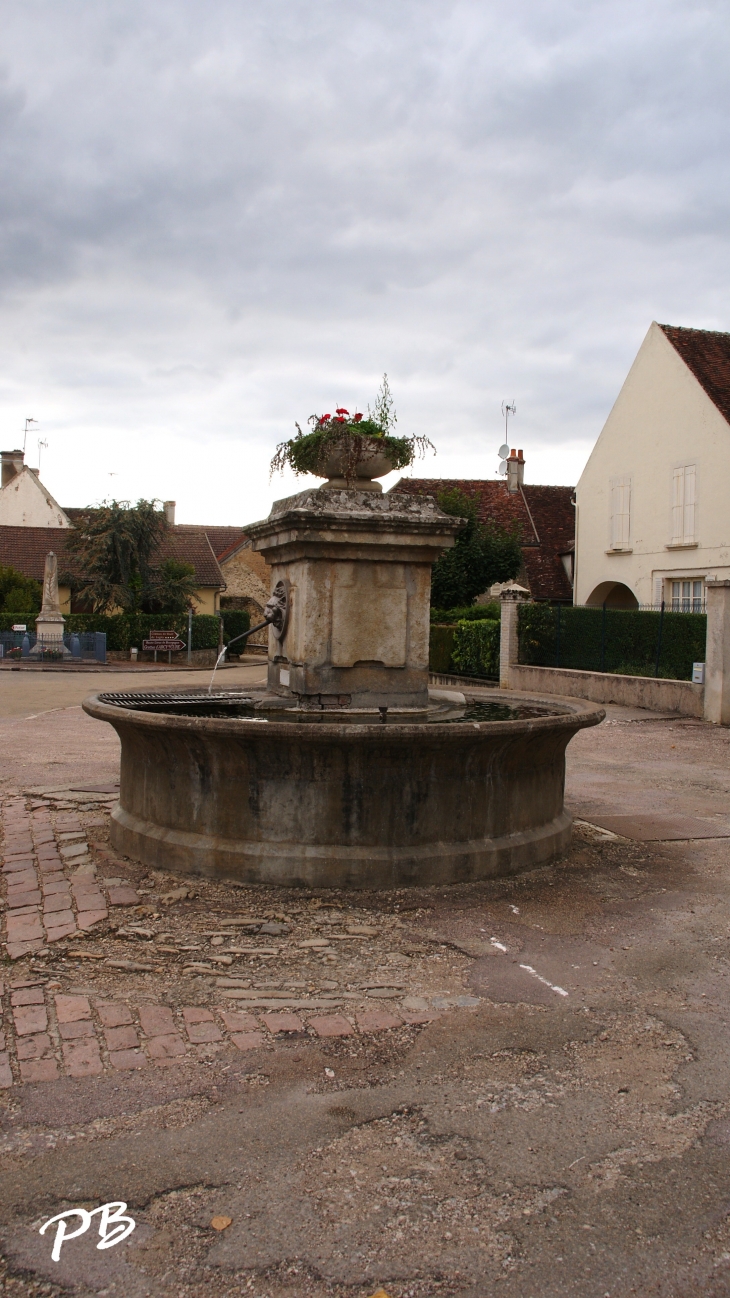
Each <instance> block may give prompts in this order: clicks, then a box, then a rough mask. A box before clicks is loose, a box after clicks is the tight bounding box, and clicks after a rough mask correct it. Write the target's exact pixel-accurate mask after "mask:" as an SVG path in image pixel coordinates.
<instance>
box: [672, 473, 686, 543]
mask: <svg viewBox="0 0 730 1298" xmlns="http://www.w3.org/2000/svg"><path fill="white" fill-rule="evenodd" d="M683 537H684V469H675V470H674V472H673V474H672V544H673V545H681V544H682V539H683Z"/></svg>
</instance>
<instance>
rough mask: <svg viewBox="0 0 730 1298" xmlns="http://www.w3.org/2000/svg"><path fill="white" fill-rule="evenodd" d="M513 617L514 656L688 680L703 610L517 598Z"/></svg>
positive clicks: (702, 637)
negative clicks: (580, 604)
mask: <svg viewBox="0 0 730 1298" xmlns="http://www.w3.org/2000/svg"><path fill="white" fill-rule="evenodd" d="M518 620H519V645H520V650H519V657H520V662H521V663H528V664H530V665H533V666H538V667H567V668H573V669H574V670H577V671H593V672H599V671H604V672H611V673H614V674H615V675H617V676H654V675H658V676H660V677H663V678H664V679H665V680H680V681H688V680H691V679H692V664H693V663H694V662H704V660H705V643H706V639H707V616H706V614H704V613H669V612H667V611H666V610H665V612H664V618H663V621H662V618H661V613H659V612H658V611H654V610H651V609H617V608H607V609H605V610H604V609H602V608H586V607H579V608H574V607H571V606H570V605H567V606H565V605H563V606H562V607H558V606H551V605H549V604H521V605H520V607H519V614H518ZM660 622H661V644H660V643H659V627H660ZM657 650H659V671H658V672H657V670H656V668H657Z"/></svg>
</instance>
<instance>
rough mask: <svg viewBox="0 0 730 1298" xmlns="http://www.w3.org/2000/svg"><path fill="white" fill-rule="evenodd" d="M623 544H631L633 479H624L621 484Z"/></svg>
mask: <svg viewBox="0 0 730 1298" xmlns="http://www.w3.org/2000/svg"><path fill="white" fill-rule="evenodd" d="M621 488H622V500H621V544H622V545H628V543H629V522H630V519H631V479H630V478H624V480H623V483H622V484H621Z"/></svg>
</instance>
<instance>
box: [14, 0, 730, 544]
mask: <svg viewBox="0 0 730 1298" xmlns="http://www.w3.org/2000/svg"><path fill="white" fill-rule="evenodd" d="M0 20H1V22H2V32H3V36H2V41H1V42H0V354H1V355H2V364H1V365H0V428H1V429H2V445H3V447H4V448H7V449H10V448H13V447H15V446H18V445H21V446H22V443H23V429H24V425H25V421H26V419H27V418H29V417H32V418H33V419H35V420H36V421H37V423H36V424H33V425H31V431H30V432H29V434H28V443H27V462H28V463H30V464H31V465H35V464H37V463H38V455H39V448H38V441H39V440H42V441H45V442H47V444H48V445H47V447H41V449H40V453H41V455H42V459H41V477H42V480H43V481H44V483H45V484H46V486H47V487H48V489H49V490H50V491H51V492H52V494H53V495H54V496H55V497H56V499H57V500H58V501H59V502H60V503H61V504H62V505H86V504H91V503H94V502H96V501H99V500H101V499H104V498H112V497H114V498H116V499H133V500H134V499H137V498H139V497H145V498H151V497H158V498H160V499H164V500H167V499H174V500H176V501H177V519H178V521H180V522H189V523H195V522H199V523H208V524H234V523H242V524H245V523H246V522H250V521H252V520H253V519H256V518H260V517H262V516H264V515H265V514H267V513H268V510H269V507H270V504H271V501H272V500H273V499H275V498H279V497H282V496H286V495H289V494H291V493H292V492H294V491H296V490H301V489H302V488H303V487H304V486H306V485H315V480H314V479H312V478H301V479H295V478H294V477H293V476H292V475H286V476H283V477H279V476H277V477H275V478H274V479H273V481H270V480H269V470H268V465H269V460H270V458H271V455H272V453H273V451H274V448H275V446H276V444H277V442H279V441H281V440H283V439H286V438H288V437H289V436H291V435H293V433H294V421H295V420H298V421H299V422H300V423H301V424H303V425H304V424H305V423H306V420H307V418H308V416H309V415H310V414H312V413H317V414H320V413H322V412H323V411H325V410H326V411H331V410H332V409H333V408H334V407H335V406H336V405H340V404H341V405H344V406H346V407H348V408H350V409H351V408H352V407H353V406H359V407H360V408H361V409H363V408H365V407H366V406H367V403H368V401H370V402H372V401H373V398H374V396H375V393H376V391H377V388H378V386H379V383H380V379H381V376H382V374H383V372H386V371H387V373H388V376H389V380H390V385H391V389H392V391H393V395H394V398H395V405H396V409H397V413H398V428H397V431H398V432H399V433H400V434H402V435H406V436H407V435H411V434H424V435H426V436H427V437H429V438H430V439H431V440H432V442H433V443H434V444H435V446H436V448H437V454H436V455H435V456H431V455H429V457H428V458H427V459H425V460H423V461H422V462H418V463H417V464H416V465H415V467H414V470H413V472H414V473H415V474H416V475H417V476H422V477H470V478H483V477H494V476H495V475H496V470H497V463H498V457H497V454H496V452H497V448H498V447H499V445H500V444H501V443H502V441H503V440H504V437H503V423H502V415H501V406H502V402H503V401H505V400H507V401H514V402H515V403H516V407H517V413H516V415H515V417H514V421H513V424H512V429H511V431H510V442H511V444H512V445H514V446H516V447H518V448H523V449H524V453H525V459H526V471H525V478H526V481H528V482H543V483H570V484H572V483H574V482H576V480H577V478H578V476H579V475H580V472H581V469H582V467H583V465H584V463H585V460H586V458H587V456H588V454H589V452H590V450H591V447H592V446H593V443H594V442H595V439H596V437H597V436H598V434H599V432H600V430H601V427H602V425H603V422H604V420H605V418H606V416H607V414H608V412H609V410H610V408H611V406H612V404H613V402H614V400H615V398H616V396H617V394H618V391H619V389H620V386H621V384H622V382H623V380H624V378H625V376H626V373H627V371H628V369H629V366H630V365H631V362H632V360H633V358H634V356H635V354H636V352H637V350H638V348H639V345H640V343H641V341H642V338H643V337H644V335H645V333H646V331H647V329H648V327H649V325H650V323H651V321H652V319H656V320H659V321H660V322H663V323H669V324H679V325H688V326H692V327H695V328H707V329H722V330H727V329H730V306H729V305H728V304H729V302H730V294H729V292H728V290H729V289H730V262H729V258H728V244H729V242H730V220H729V219H728V216H729V213H728V206H729V202H728V198H729V194H730V186H729V184H728V170H729V167H730V162H729V159H730V148H729V147H728V146H729V144H730V141H729V140H728V135H729V134H730V112H729V110H730V78H729V77H728V75H727V69H728V66H729V64H730V49H729V46H730V23H728V12H727V5H726V3H723V2H722V0H718V2H717V3H715V2H714V0H713V2H711V3H702V2H701V0H699V2H698V0H656V2H652V0H626V2H624V0H572V2H571V0H552V2H551V3H550V4H549V5H547V4H545V3H544V0H510V3H506V2H505V0H499V3H497V2H496V0H475V2H472V0H398V3H397V4H393V3H392V0H388V3H385V2H384V0H367V2H365V0H317V2H315V0H277V2H276V3H275V4H272V3H271V0H268V2H265V0H261V2H259V3H253V2H252V0H206V2H205V3H202V0H196V3H193V2H192V0H154V3H152V2H151V0H146V3H140V2H139V0H102V3H101V4H92V3H90V0H83V2H82V0H64V3H63V4H60V5H59V4H58V3H57V0H52V2H51V0H23V4H17V3H8V2H7V0H5V2H4V3H2V4H0ZM398 476H399V475H397V474H396V475H389V477H388V478H386V479H384V485H385V486H386V488H387V487H388V486H389V485H390V484H391V483H392V482H393V481H395V480H397V477H398Z"/></svg>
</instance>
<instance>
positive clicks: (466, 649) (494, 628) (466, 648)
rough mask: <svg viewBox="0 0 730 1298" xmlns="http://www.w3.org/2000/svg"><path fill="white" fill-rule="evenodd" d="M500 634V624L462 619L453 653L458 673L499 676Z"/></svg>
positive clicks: (457, 630) (457, 628) (457, 629)
mask: <svg viewBox="0 0 730 1298" xmlns="http://www.w3.org/2000/svg"><path fill="white" fill-rule="evenodd" d="M499 633H500V624H499V622H496V621H487V620H485V619H483V620H481V621H478V622H476V621H471V622H470V621H467V620H466V619H462V620H461V621H460V622H459V624H458V626H457V627H456V632H455V635H454V647H453V649H452V651H451V658H452V661H453V664H454V667H455V668H456V671H457V672H458V673H459V674H460V675H463V676H490V677H495V676H499Z"/></svg>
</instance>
